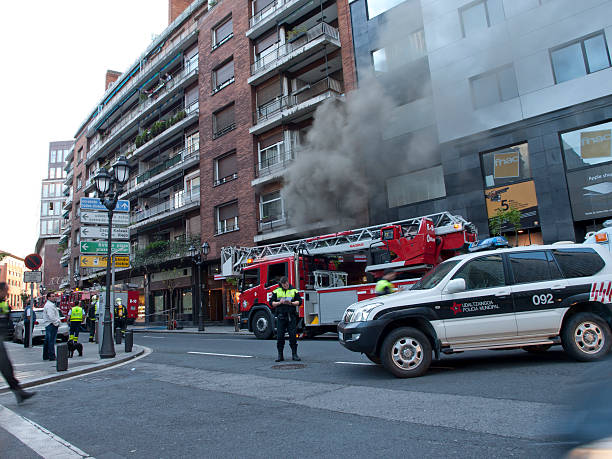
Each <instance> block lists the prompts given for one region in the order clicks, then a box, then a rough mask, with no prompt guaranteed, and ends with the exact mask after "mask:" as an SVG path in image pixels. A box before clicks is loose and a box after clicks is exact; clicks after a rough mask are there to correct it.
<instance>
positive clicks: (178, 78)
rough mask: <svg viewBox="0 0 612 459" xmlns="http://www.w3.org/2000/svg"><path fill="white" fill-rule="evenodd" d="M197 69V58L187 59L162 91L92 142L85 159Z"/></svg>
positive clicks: (93, 154)
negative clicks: (183, 66)
mask: <svg viewBox="0 0 612 459" xmlns="http://www.w3.org/2000/svg"><path fill="white" fill-rule="evenodd" d="M197 69H198V60H197V59H195V60H192V61H189V63H188V65H187V66H186V67H185V68H184V69H182V70H181V71H179V72H177V74H176V75H173V77H172V79H171V80H169V81H166V82H164V86H163V90H162V89H160V91H162V92H156V93H155V94H154V95H150V97H147V99H146V100H144V101H143V102H141V103H140V104H139V105H138V107H136V108H135V109H134V110H132V111H130V112H129V113H127V114H125V115H124V116H123V117H122V118H121V119H120V120H118V121H117V122H116V123H114V124H113V127H111V129H110V131H109V133H108V135H107V136H106V137H105V139H104V140H103V141H102V142H96V143H93V144H92V146H91V147H90V149H89V151H88V152H87V159H89V158H92V157H93V156H95V155H96V153H98V151H100V150H101V149H102V148H104V147H105V146H106V145H108V144H109V143H110V142H111V141H112V140H113V139H114V138H115V136H116V135H117V134H118V133H119V132H120V131H121V130H122V129H123V128H125V127H126V126H127V125H129V124H130V123H131V122H132V121H134V120H135V119H136V118H138V117H139V116H141V115H142V114H143V113H144V112H146V111H147V110H148V109H149V108H150V107H151V106H152V105H154V104H155V103H157V100H158V98H159V97H160V96H161V95H162V94H166V93H169V92H170V91H172V89H174V88H175V87H177V86H179V85H180V84H181V83H182V82H183V81H184V80H185V79H187V78H188V77H189V75H190V74H191V72H192V71H194V70H195V71H197Z"/></svg>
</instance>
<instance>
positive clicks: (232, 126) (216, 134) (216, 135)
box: [213, 123, 236, 140]
mask: <svg viewBox="0 0 612 459" xmlns="http://www.w3.org/2000/svg"><path fill="white" fill-rule="evenodd" d="M234 129H236V123H232V124H229V125H227V126H225V127H224V128H223V129H220V130H218V131H216V132H213V140H214V139H218V138H219V137H221V136H222V135H225V134H227V133H228V132H230V131H233V130H234Z"/></svg>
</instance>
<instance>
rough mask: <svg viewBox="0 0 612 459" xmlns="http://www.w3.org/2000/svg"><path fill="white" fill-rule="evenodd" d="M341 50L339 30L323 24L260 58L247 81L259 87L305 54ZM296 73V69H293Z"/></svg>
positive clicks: (254, 64)
mask: <svg viewBox="0 0 612 459" xmlns="http://www.w3.org/2000/svg"><path fill="white" fill-rule="evenodd" d="M338 48H340V34H339V32H338V29H336V28H335V27H332V26H330V25H329V24H327V23H325V22H321V23H319V24H317V25H315V26H314V27H311V28H310V29H308V30H306V31H305V32H304V33H302V34H301V35H298V36H297V37H295V38H294V39H293V40H292V41H291V42H289V43H285V44H282V45H279V46H277V47H275V48H274V49H272V50H271V51H267V50H266V51H264V53H265V54H263V55H262V56H260V57H259V59H257V60H256V61H255V62H254V63H253V64H252V65H251V75H252V76H251V77H250V78H249V79H248V80H247V81H248V83H249V84H251V85H257V84H259V83H261V82H262V81H264V80H266V79H267V78H268V77H269V76H270V74H271V73H272V72H277V71H281V70H286V69H288V68H289V67H291V66H292V65H293V64H295V63H296V61H297V60H298V58H304V55H305V54H309V55H312V54H314V53H316V52H318V51H324V52H327V53H330V52H332V51H335V50H336V49H338ZM292 70H293V71H295V70H296V69H292Z"/></svg>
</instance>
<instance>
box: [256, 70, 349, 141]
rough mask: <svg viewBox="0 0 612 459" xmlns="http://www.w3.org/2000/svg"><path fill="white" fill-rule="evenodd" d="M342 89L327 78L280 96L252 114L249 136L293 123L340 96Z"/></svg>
mask: <svg viewBox="0 0 612 459" xmlns="http://www.w3.org/2000/svg"><path fill="white" fill-rule="evenodd" d="M343 91H344V89H343V87H342V83H341V82H340V81H337V80H334V79H333V78H330V77H327V78H324V79H322V80H319V81H317V82H316V83H312V84H310V85H307V86H305V87H304V88H302V89H301V90H300V91H299V92H296V93H294V94H291V95H288V96H280V97H277V98H276V99H274V100H271V101H270V102H268V103H266V104H264V105H260V106H259V107H257V110H256V111H255V112H254V113H253V125H254V126H253V127H252V128H250V129H249V132H250V133H251V134H260V133H262V132H264V131H267V130H268V129H270V128H273V127H275V126H279V125H280V124H283V123H286V122H289V121H295V120H297V119H299V118H300V117H304V115H306V114H308V113H310V112H314V111H315V109H316V108H317V106H319V105H320V104H321V103H322V102H323V101H325V100H327V99H330V98H332V97H338V96H340V95H342V93H343Z"/></svg>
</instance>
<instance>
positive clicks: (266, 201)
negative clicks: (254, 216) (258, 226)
mask: <svg viewBox="0 0 612 459" xmlns="http://www.w3.org/2000/svg"><path fill="white" fill-rule="evenodd" d="M259 214H260V215H261V220H262V221H265V222H266V223H268V222H274V221H278V220H281V219H282V218H283V217H284V216H285V208H284V205H283V198H282V197H281V194H280V190H278V191H274V192H272V193H267V194H263V195H261V197H260V203H259Z"/></svg>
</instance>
